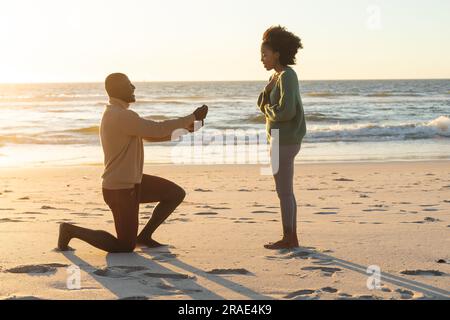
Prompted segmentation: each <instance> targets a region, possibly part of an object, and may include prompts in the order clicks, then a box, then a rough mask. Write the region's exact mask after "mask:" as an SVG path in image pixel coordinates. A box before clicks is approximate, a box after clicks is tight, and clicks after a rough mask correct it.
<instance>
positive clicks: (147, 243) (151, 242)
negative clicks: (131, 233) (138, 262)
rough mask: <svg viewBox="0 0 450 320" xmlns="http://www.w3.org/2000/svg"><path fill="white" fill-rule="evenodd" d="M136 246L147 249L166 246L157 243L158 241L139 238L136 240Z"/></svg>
mask: <svg viewBox="0 0 450 320" xmlns="http://www.w3.org/2000/svg"><path fill="white" fill-rule="evenodd" d="M137 244H139V245H143V246H146V247H148V248H159V247H165V246H167V244H162V243H159V242H158V241H156V240H153V239H151V238H150V239H140V238H138V239H137Z"/></svg>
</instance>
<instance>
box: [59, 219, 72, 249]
mask: <svg viewBox="0 0 450 320" xmlns="http://www.w3.org/2000/svg"><path fill="white" fill-rule="evenodd" d="M69 228H70V224H68V223H61V224H60V225H59V237H58V249H59V250H61V251H68V250H70V249H71V248H70V247H69V242H70V240H71V239H72V237H71V235H70V230H69Z"/></svg>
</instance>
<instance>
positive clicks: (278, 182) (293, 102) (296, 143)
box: [258, 26, 306, 249]
mask: <svg viewBox="0 0 450 320" xmlns="http://www.w3.org/2000/svg"><path fill="white" fill-rule="evenodd" d="M302 48H303V46H302V43H301V40H300V38H299V37H297V36H296V35H294V34H293V33H291V32H289V31H287V30H286V29H285V28H283V27H281V26H276V27H271V28H269V29H268V30H267V31H266V32H265V33H264V36H263V43H262V45H261V61H262V63H263V64H264V67H265V68H266V70H268V71H271V70H274V73H273V75H272V76H271V78H270V81H269V84H268V85H267V86H266V87H265V88H264V91H263V92H262V93H261V94H260V96H259V98H258V106H259V108H260V110H261V112H262V113H264V115H265V117H266V129H267V137H268V140H269V142H270V150H271V163H272V168H273V171H274V179H275V186H276V191H277V195H278V198H279V199H280V207H281V220H282V224H283V238H282V239H281V240H280V241H277V242H274V243H269V244H266V245H264V247H265V248H266V249H288V248H296V247H298V246H299V243H298V238H297V203H296V200H295V196H294V188H293V180H294V160H295V157H296V156H297V154H298V153H299V151H300V148H301V143H302V139H303V137H304V136H305V134H306V122H305V114H304V111H303V105H302V100H301V97H300V86H299V82H298V78H297V74H296V73H295V71H294V70H293V69H292V68H291V67H289V65H294V64H295V56H296V54H297V52H298V50H299V49H302ZM274 130H278V134H276V133H275V131H274ZM275 144H277V145H278V146H279V148H278V150H279V153H278V154H279V158H277V154H276V153H277V152H276V148H275V149H274V146H275ZM272 151H274V152H272Z"/></svg>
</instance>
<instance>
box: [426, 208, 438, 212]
mask: <svg viewBox="0 0 450 320" xmlns="http://www.w3.org/2000/svg"><path fill="white" fill-rule="evenodd" d="M422 211H426V212H436V211H439V209H436V208H426V209H423V210H422Z"/></svg>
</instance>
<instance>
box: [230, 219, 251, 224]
mask: <svg viewBox="0 0 450 320" xmlns="http://www.w3.org/2000/svg"><path fill="white" fill-rule="evenodd" d="M234 223H256V221H251V220H242V219H239V220H237V221H234Z"/></svg>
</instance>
